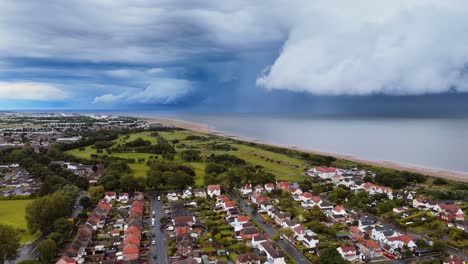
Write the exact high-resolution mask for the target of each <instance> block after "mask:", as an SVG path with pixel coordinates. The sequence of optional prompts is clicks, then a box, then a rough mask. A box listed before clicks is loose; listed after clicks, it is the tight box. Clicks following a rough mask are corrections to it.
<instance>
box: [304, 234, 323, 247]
mask: <svg viewBox="0 0 468 264" xmlns="http://www.w3.org/2000/svg"><path fill="white" fill-rule="evenodd" d="M302 244H303V245H304V246H305V247H306V248H315V247H317V246H318V244H319V239H318V236H317V234H316V233H314V232H313V231H312V230H306V233H305V235H304V239H303V240H302Z"/></svg>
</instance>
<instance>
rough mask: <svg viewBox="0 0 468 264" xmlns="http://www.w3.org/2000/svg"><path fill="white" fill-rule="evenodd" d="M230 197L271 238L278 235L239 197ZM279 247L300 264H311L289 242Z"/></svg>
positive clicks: (232, 194)
mask: <svg viewBox="0 0 468 264" xmlns="http://www.w3.org/2000/svg"><path fill="white" fill-rule="evenodd" d="M229 195H230V196H231V198H232V199H233V200H235V201H236V203H237V204H238V205H239V207H240V208H241V209H242V210H243V211H244V212H245V213H246V214H247V215H248V216H249V217H250V218H251V219H252V220H253V221H255V222H257V224H259V226H260V227H261V228H262V229H263V230H264V231H265V233H266V234H268V235H269V236H270V237H272V236H273V235H275V234H277V233H278V232H276V230H275V229H273V228H272V227H271V226H269V225H267V224H264V223H263V221H262V218H261V217H260V215H258V214H254V213H253V212H252V208H251V207H250V206H248V205H247V204H246V203H245V202H244V201H243V200H242V199H241V198H240V197H239V196H237V195H236V194H235V193H233V192H229ZM278 245H279V246H280V247H281V248H282V249H283V250H284V252H286V253H287V254H289V256H291V258H292V259H293V260H294V261H295V262H296V263H298V264H310V262H309V261H308V260H307V259H306V258H305V257H304V255H303V254H302V252H300V251H299V250H298V249H297V248H295V247H294V246H293V245H292V244H291V243H290V242H289V241H287V240H285V239H283V240H279V241H278Z"/></svg>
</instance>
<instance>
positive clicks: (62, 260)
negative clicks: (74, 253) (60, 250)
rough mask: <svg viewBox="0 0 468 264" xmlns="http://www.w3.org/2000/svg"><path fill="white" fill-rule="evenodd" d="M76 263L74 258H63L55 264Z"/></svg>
mask: <svg viewBox="0 0 468 264" xmlns="http://www.w3.org/2000/svg"><path fill="white" fill-rule="evenodd" d="M75 263H76V260H75V259H74V258H69V257H67V256H62V257H61V258H60V259H59V260H58V261H57V262H56V263H55V264H75Z"/></svg>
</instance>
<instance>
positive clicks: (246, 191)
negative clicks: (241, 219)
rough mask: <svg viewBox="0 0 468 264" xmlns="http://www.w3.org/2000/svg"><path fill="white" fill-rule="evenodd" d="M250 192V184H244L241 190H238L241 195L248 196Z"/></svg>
mask: <svg viewBox="0 0 468 264" xmlns="http://www.w3.org/2000/svg"><path fill="white" fill-rule="evenodd" d="M252 191H253V189H252V184H246V185H244V186H242V188H240V192H241V194H242V195H249V194H251V193H252Z"/></svg>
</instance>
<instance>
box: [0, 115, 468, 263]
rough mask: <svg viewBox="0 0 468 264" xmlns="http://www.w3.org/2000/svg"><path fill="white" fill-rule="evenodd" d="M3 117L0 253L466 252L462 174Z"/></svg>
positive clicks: (146, 257) (145, 124) (214, 257)
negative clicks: (7, 243) (6, 232)
mask: <svg viewBox="0 0 468 264" xmlns="http://www.w3.org/2000/svg"><path fill="white" fill-rule="evenodd" d="M0 121H1V123H0V133H2V135H1V137H0V143H1V146H0V151H1V154H2V155H1V157H0V184H1V185H0V191H1V192H0V193H1V196H2V200H0V208H1V209H2V210H3V211H2V212H7V211H8V212H10V211H11V213H10V214H11V215H10V216H9V215H5V214H6V213H5V214H4V215H2V216H0V226H1V227H3V226H4V225H5V226H9V225H12V224H11V222H10V221H9V220H8V217H13V214H14V215H15V217H16V215H21V216H20V217H19V218H18V219H20V220H19V221H18V223H15V224H17V225H18V226H17V227H16V229H15V230H13V231H14V233H15V234H16V235H15V236H13V238H12V239H11V241H13V242H14V241H17V247H16V248H15V254H11V255H10V256H9V257H8V258H5V260H8V261H15V263H23V264H25V263H36V262H37V263H57V264H73V263H174V264H176V263H177V264H185V263H190V264H192V263H197V264H198V263H203V264H207V263H236V264H238V263H272V264H281V263H351V262H352V263H449V264H455V263H465V262H464V261H466V260H467V254H466V253H465V252H466V251H465V250H466V248H467V246H468V233H467V232H468V226H467V223H468V222H467V220H465V219H466V213H467V210H468V201H467V200H466V197H467V196H466V195H465V194H466V188H467V185H466V184H465V183H458V182H450V181H448V180H444V179H439V178H430V177H427V176H424V175H419V174H414V173H408V172H398V171H389V170H386V169H381V168H376V167H370V166H365V165H362V164H354V163H351V162H348V161H342V160H335V159H331V158H330V157H324V156H319V155H310V154H304V153H300V152H296V151H292V150H284V149H281V148H276V147H271V146H267V145H257V144H252V143H248V142H242V141H236V140H233V139H227V138H222V137H218V136H214V135H207V134H200V133H195V132H191V131H188V130H183V129H179V128H177V127H173V126H170V125H163V124H161V123H157V122H150V121H147V120H140V119H137V118H129V117H120V116H107V115H80V114H58V113H57V114H19V113H7V114H2V115H0ZM21 206H22V208H20V207H21ZM38 208H40V209H38ZM20 209H21V210H20ZM36 209H37V210H36ZM38 210H41V211H38ZM43 212H46V213H43ZM20 224H21V225H20ZM5 228H9V227H5ZM15 237H16V238H15ZM20 242H21V243H22V244H21V245H20ZM20 246H21V247H20ZM16 250H18V251H16Z"/></svg>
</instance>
